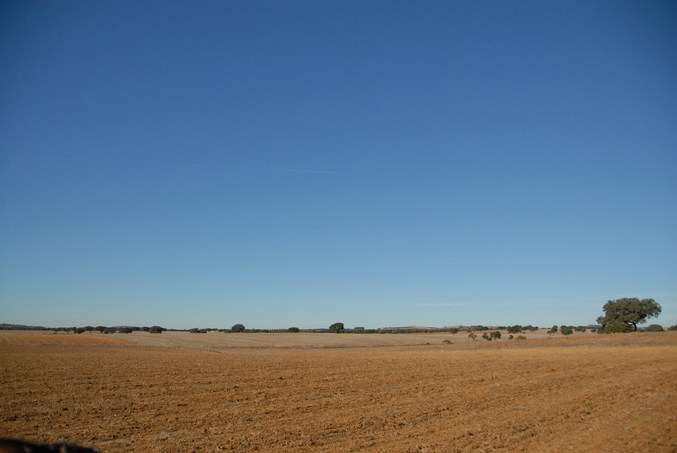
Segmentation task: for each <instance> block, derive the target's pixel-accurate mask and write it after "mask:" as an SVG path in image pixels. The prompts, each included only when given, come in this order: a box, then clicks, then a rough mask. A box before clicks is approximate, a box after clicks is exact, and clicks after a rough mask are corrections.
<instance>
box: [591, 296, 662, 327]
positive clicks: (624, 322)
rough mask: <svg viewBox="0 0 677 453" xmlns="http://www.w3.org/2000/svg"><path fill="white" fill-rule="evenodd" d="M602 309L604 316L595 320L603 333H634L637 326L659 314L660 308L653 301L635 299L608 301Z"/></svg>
mask: <svg viewBox="0 0 677 453" xmlns="http://www.w3.org/2000/svg"><path fill="white" fill-rule="evenodd" d="M602 309H603V310H604V316H600V317H599V318H597V322H598V323H599V324H600V325H601V326H602V332H604V333H611V332H630V331H636V330H637V324H642V323H645V322H646V320H647V319H648V318H653V317H656V316H658V315H660V314H661V306H660V304H658V303H656V301H655V300H653V299H642V300H639V299H637V298H636V297H632V298H623V299H617V300H610V301H608V302H607V303H606V304H604V307H602Z"/></svg>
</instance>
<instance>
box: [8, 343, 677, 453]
mask: <svg viewBox="0 0 677 453" xmlns="http://www.w3.org/2000/svg"><path fill="white" fill-rule="evenodd" d="M169 333H170V332H165V333H163V334H157V335H155V336H151V335H150V334H147V335H141V334H139V335H122V336H121V337H122V338H118V337H117V336H109V335H90V337H92V338H104V339H110V340H118V339H120V340H121V341H126V342H129V341H131V342H133V343H134V344H132V345H123V344H120V343H116V344H108V345H103V344H100V343H96V344H87V343H80V344H68V343H59V341H64V342H65V341H66V340H58V339H57V338H69V337H74V338H81V339H82V340H77V341H85V340H84V339H85V338H86V337H87V334H82V335H53V334H52V335H33V336H35V337H37V336H42V337H45V339H44V340H40V341H37V340H36V341H37V342H36V343H31V342H30V341H29V340H25V339H23V340H21V341H15V340H12V339H11V338H10V337H11V336H12V334H8V333H5V334H3V335H0V436H12V437H20V438H25V439H30V440H33V441H39V442H64V441H68V442H77V443H80V444H82V445H86V446H89V447H93V448H96V449H97V450H99V451H101V452H122V451H151V452H172V451H186V452H189V451H201V452H202V451H204V452H211V451H267V452H304V451H317V452H335V451H341V452H343V451H366V452H484V451H486V452H489V451H535V452H561V451H578V452H580V451H583V452H588V451H589V452H592V451H604V452H621V451H622V452H626V451H631V452H675V451H677V434H676V432H675V429H676V428H677V423H676V422H677V395H676V388H677V335H675V334H674V333H673V332H666V333H656V334H649V333H638V334H620V335H574V336H572V337H557V336H556V337H552V338H550V337H548V338H538V337H535V338H531V339H529V340H524V341H516V340H501V341H498V342H486V341H484V340H481V341H480V340H478V341H475V342H472V341H468V340H467V335H461V334H458V335H456V336H453V335H450V334H434V335H429V336H428V335H408V334H407V335H393V336H394V337H409V339H407V340H406V341H409V342H412V343H406V342H404V343H394V344H387V345H383V346H378V347H376V346H374V345H370V344H368V343H360V342H358V341H357V340H356V339H355V340H353V339H342V340H340V342H339V343H332V344H330V345H327V344H325V343H322V342H324V341H332V342H334V341H339V340H338V339H337V340H331V339H330V337H331V338H334V337H342V335H333V334H319V335H322V336H323V339H315V340H314V341H315V342H316V343H315V344H313V343H312V342H311V338H306V339H305V340H304V341H303V342H304V345H300V346H299V345H297V344H296V343H295V342H300V341H301V340H302V338H301V337H297V338H296V339H294V340H293V342H292V344H290V345H285V346H283V347H281V346H280V344H281V343H280V342H281V341H282V340H283V339H278V340H276V339H275V338H274V337H270V336H269V337H268V338H267V341H269V342H273V343H274V344H273V347H265V342H263V343H262V341H263V340H260V341H259V340H257V341H258V342H257V341H254V340H255V337H252V338H251V339H247V338H246V337H247V336H248V335H257V334H237V335H230V336H229V335H225V334H223V335H222V336H225V337H240V336H241V337H242V338H241V339H239V340H237V341H245V342H246V341H249V342H253V343H254V344H252V345H251V346H254V347H244V346H242V345H241V344H240V345H232V344H225V343H218V341H225V340H224V339H223V338H217V340H215V341H217V343H216V344H214V343H213V342H209V341H207V339H208V338H209V335H210V334H187V333H183V336H182V335H167V334H169ZM177 334H179V333H177ZM14 335H16V336H17V337H21V336H22V335H23V336H26V335H28V336H30V334H26V333H20V334H17V333H14ZM191 335H192V336H193V337H202V338H200V339H198V338H195V339H194V340H193V339H191V337H190V336H191ZM213 335H218V334H213ZM261 335H271V334H261ZM277 335H282V336H288V337H294V336H295V335H298V334H277ZM356 336H358V337H360V338H362V339H363V340H362V341H375V340H367V338H368V337H381V336H382V335H356ZM159 337H162V341H165V342H169V341H170V340H171V341H173V342H175V343H177V345H175V346H174V347H168V346H169V345H159V344H153V342H156V341H160V340H159V339H158V338H159ZM324 337H326V338H324ZM414 337H416V339H414ZM47 339H50V340H47ZM182 339H183V340H185V341H187V342H188V343H185V342H183V343H182V342H181V340H182ZM444 339H451V341H452V344H447V343H443V342H442V341H443V340H444ZM198 340H199V341H200V342H204V343H202V344H190V342H191V341H198ZM320 340H321V341H320ZM69 341H71V340H69ZM146 341H148V342H150V343H146ZM229 341H235V339H231V340H229ZM285 341H292V340H285ZM318 341H320V343H319V344H318V343H317V342H318ZM380 341H384V340H380ZM398 341H404V340H398ZM351 342H353V343H351ZM350 343H351V344H350ZM426 343H430V344H426ZM268 346H270V345H268ZM356 346H361V347H356Z"/></svg>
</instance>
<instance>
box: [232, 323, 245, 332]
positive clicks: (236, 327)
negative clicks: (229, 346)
mask: <svg viewBox="0 0 677 453" xmlns="http://www.w3.org/2000/svg"><path fill="white" fill-rule="evenodd" d="M230 331H231V332H233V333H238V332H244V324H235V325H234V326H233V327H231V328H230Z"/></svg>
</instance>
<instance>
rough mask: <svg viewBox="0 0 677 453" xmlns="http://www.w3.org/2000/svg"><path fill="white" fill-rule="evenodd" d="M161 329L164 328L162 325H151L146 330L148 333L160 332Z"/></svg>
mask: <svg viewBox="0 0 677 453" xmlns="http://www.w3.org/2000/svg"><path fill="white" fill-rule="evenodd" d="M163 330H165V329H164V328H163V327H160V326H153V327H151V328H149V329H148V332H150V333H162V331H163Z"/></svg>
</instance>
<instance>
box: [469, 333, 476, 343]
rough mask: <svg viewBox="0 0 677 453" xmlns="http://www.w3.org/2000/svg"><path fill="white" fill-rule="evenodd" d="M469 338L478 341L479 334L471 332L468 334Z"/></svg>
mask: <svg viewBox="0 0 677 453" xmlns="http://www.w3.org/2000/svg"><path fill="white" fill-rule="evenodd" d="M468 338H470V339H471V340H473V341H475V340H476V339H477V334H475V332H470V333H469V334H468Z"/></svg>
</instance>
